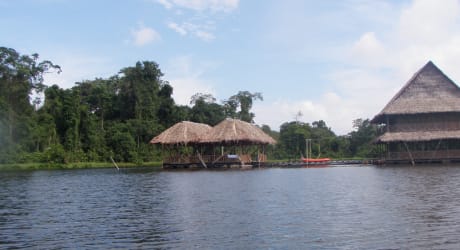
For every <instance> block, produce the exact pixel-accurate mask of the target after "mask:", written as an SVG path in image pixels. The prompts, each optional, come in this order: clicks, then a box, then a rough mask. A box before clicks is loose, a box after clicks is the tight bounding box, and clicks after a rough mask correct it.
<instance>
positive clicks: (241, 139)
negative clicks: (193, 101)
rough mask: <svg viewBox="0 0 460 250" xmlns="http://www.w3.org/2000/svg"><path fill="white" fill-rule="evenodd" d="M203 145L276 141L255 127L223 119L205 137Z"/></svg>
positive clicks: (242, 122) (269, 142) (270, 142)
mask: <svg viewBox="0 0 460 250" xmlns="http://www.w3.org/2000/svg"><path fill="white" fill-rule="evenodd" d="M202 142H203V143H222V144H275V143H276V141H275V140H274V139H273V138H271V137H270V136H269V135H267V134H265V133H264V132H263V131H262V130H261V129H260V128H259V127H257V126H256V125H253V124H250V123H247V122H244V121H241V120H237V119H229V118H228V119H225V120H223V121H222V122H220V123H219V124H217V125H216V126H214V127H213V128H212V130H211V131H210V132H209V133H208V134H207V135H206V137H204V138H203V140H202Z"/></svg>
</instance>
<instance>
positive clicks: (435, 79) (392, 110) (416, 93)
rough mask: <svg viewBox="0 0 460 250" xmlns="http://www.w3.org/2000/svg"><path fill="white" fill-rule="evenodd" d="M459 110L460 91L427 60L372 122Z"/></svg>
mask: <svg viewBox="0 0 460 250" xmlns="http://www.w3.org/2000/svg"><path fill="white" fill-rule="evenodd" d="M459 111H460V89H459V87H458V86H457V85H456V84H455V83H454V82H453V81H452V80H451V79H449V78H448V77H447V76H446V75H445V74H444V73H443V72H442V71H441V70H440V69H439V68H438V67H436V65H434V63H432V62H431V61H429V62H428V63H427V64H426V65H425V66H423V68H421V69H420V70H419V71H418V72H416V73H415V74H414V76H413V77H412V78H411V79H410V80H409V81H408V82H407V83H406V85H404V87H403V88H402V89H401V90H400V91H399V92H398V93H397V94H396V95H395V96H394V97H393V99H391V101H390V102H389V103H388V104H387V105H386V106H385V108H383V110H382V111H381V112H380V113H379V114H377V115H376V116H375V117H374V119H372V122H374V123H384V122H385V116H388V115H410V114H428V113H449V112H459Z"/></svg>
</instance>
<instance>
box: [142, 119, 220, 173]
mask: <svg viewBox="0 0 460 250" xmlns="http://www.w3.org/2000/svg"><path fill="white" fill-rule="evenodd" d="M211 129H212V127H211V126H209V125H207V124H203V123H196V122H189V121H182V122H179V123H176V124H174V125H173V126H172V127H170V128H168V129H166V130H165V131H163V132H162V133H161V134H159V135H158V136H155V137H154V138H153V139H152V140H151V141H150V143H151V144H161V145H162V146H163V152H164V153H163V154H164V157H163V166H169V165H170V164H177V165H183V164H189V163H191V162H196V163H197V164H200V163H199V161H198V159H197V157H196V155H195V151H196V150H197V147H198V146H199V145H200V140H201V139H202V138H203V137H204V136H205V135H206V134H208V133H209V132H210V131H211Z"/></svg>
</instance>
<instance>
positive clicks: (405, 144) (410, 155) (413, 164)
mask: <svg viewBox="0 0 460 250" xmlns="http://www.w3.org/2000/svg"><path fill="white" fill-rule="evenodd" d="M404 146H405V147H406V150H407V152H408V153H409V157H410V161H411V164H412V166H415V161H414V158H413V157H412V153H411V152H410V150H409V147H408V146H407V143H406V142H404Z"/></svg>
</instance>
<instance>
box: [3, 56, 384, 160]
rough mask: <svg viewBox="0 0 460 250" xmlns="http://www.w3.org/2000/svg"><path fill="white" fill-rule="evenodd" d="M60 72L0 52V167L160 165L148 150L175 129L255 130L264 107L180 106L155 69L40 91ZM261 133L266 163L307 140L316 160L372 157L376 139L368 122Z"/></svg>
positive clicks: (143, 67)
mask: <svg viewBox="0 0 460 250" xmlns="http://www.w3.org/2000/svg"><path fill="white" fill-rule="evenodd" d="M60 72H61V68H60V67H59V66H58V65H56V64H54V63H53V62H51V61H47V60H44V61H40V60H39V56H38V54H32V55H21V54H20V53H18V52H17V51H15V50H14V49H11V48H5V47H0V163H18V162H19V163H20V162H49V163H66V162H84V161H107V160H108V159H109V158H110V157H113V158H114V159H115V160H116V161H125V162H142V161H157V160H160V159H161V157H160V156H161V150H160V149H159V148H157V147H153V146H151V145H149V144H148V142H149V140H150V139H151V138H153V137H154V136H156V135H158V134H159V133H161V132H162V131H163V130H165V129H166V128H168V127H170V126H172V125H173V124H175V123H177V122H179V121H183V120H189V121H193V122H200V123H206V124H208V125H211V126H213V125H216V124H217V123H219V122H220V121H222V120H223V119H225V118H226V117H231V118H237V119H241V120H243V121H247V122H253V121H254V118H255V114H254V113H253V112H251V109H252V106H253V103H254V102H255V101H263V97H262V93H260V92H255V93H251V92H249V91H239V92H238V93H236V94H234V95H232V96H230V97H229V98H228V99H226V100H223V101H221V102H220V103H219V102H217V99H216V98H215V97H214V96H212V95H211V94H207V93H196V94H194V95H193V96H192V97H191V101H190V106H182V105H177V104H176V103H175V102H174V99H173V97H172V95H173V93H174V89H173V87H172V86H171V85H170V84H169V82H168V81H166V80H164V79H163V77H164V75H163V73H162V71H161V70H160V67H159V65H158V64H157V63H155V62H154V61H143V62H137V63H136V64H135V65H134V66H131V67H125V68H122V69H121V70H120V71H119V72H118V73H115V74H114V75H113V76H111V77H108V78H105V79H104V78H96V79H94V80H84V81H81V82H77V83H75V85H74V86H73V87H72V88H69V89H63V88H61V87H59V86H58V85H52V86H46V85H45V84H44V82H43V81H44V80H43V79H44V78H43V76H44V74H46V73H60ZM36 93H39V95H36ZM33 96H39V97H40V96H43V97H44V99H42V98H35V99H32V97H33ZM261 128H262V130H263V131H264V132H266V133H267V134H269V135H270V136H272V137H273V138H274V139H276V140H277V141H278V144H277V145H274V146H269V151H270V152H271V154H270V155H269V157H272V158H277V159H288V158H290V159H298V158H299V157H300V156H301V155H302V154H304V152H305V140H306V139H312V140H313V142H314V143H313V146H314V147H313V155H314V156H320V155H324V156H328V157H353V156H361V157H369V156H374V155H375V151H374V150H373V145H372V140H373V139H374V138H375V137H376V136H377V135H378V129H377V128H376V127H375V126H373V125H371V124H370V122H369V120H367V119H366V120H363V119H357V120H355V122H354V128H355V130H354V131H352V132H351V133H350V134H348V135H347V136H336V135H335V134H334V133H333V132H332V130H331V129H330V128H329V127H328V126H327V124H326V122H325V121H322V120H320V121H314V122H312V123H311V124H309V123H302V122H299V121H298V120H297V119H296V121H291V122H286V123H284V124H282V125H281V127H280V130H279V132H278V131H274V130H272V129H271V128H270V127H269V126H267V125H262V126H261Z"/></svg>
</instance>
